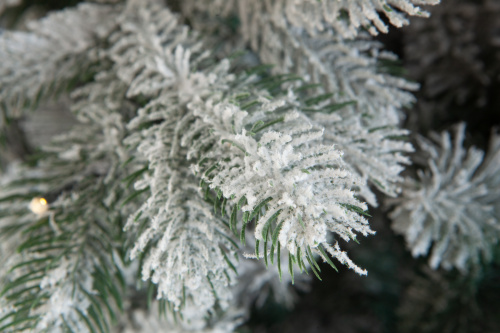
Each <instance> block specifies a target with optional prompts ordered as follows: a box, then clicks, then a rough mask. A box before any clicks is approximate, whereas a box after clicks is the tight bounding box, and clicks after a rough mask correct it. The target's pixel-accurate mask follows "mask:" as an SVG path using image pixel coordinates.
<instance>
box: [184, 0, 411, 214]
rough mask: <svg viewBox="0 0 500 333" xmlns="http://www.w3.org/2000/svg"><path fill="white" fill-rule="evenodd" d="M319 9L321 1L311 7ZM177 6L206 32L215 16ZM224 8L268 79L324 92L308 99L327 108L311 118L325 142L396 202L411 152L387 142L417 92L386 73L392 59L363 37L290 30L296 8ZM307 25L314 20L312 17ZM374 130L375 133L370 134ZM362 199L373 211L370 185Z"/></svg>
mask: <svg viewBox="0 0 500 333" xmlns="http://www.w3.org/2000/svg"><path fill="white" fill-rule="evenodd" d="M216 3H217V4H221V3H218V2H216ZM321 3H325V2H317V3H316V4H311V6H315V5H316V6H318V5H321ZM183 4H184V6H185V8H184V14H185V15H186V16H188V17H191V18H192V19H193V21H194V22H195V23H194V24H195V26H196V25H199V29H200V30H204V31H206V30H208V31H210V29H211V27H213V20H214V19H215V20H216V18H214V17H212V21H210V20H207V19H203V18H204V17H205V16H206V14H207V12H208V13H210V12H211V11H212V12H213V11H214V10H215V12H213V13H212V15H216V14H219V13H218V12H217V11H216V8H217V6H215V4H214V7H212V6H211V5H210V9H206V11H204V12H203V14H202V15H200V16H196V15H197V12H196V10H195V8H196V7H197V6H201V7H204V6H207V4H206V3H201V2H196V4H192V3H191V2H189V1H187V2H183ZM230 4H231V2H227V3H226V2H224V6H225V7H224V9H223V11H222V15H229V14H230V13H232V14H233V15H238V17H239V19H240V21H241V22H242V27H241V31H240V34H241V35H242V36H243V39H244V40H245V41H247V42H248V43H249V45H250V46H251V48H252V50H253V51H254V52H256V53H257V54H258V55H259V57H260V60H261V61H262V62H263V63H266V64H272V65H273V66H274V68H273V71H274V72H275V73H279V74H288V73H294V74H296V75H298V76H299V77H301V78H304V79H305V80H306V81H308V82H310V83H319V84H320V87H321V85H322V86H323V89H322V88H320V87H316V88H311V89H309V91H312V93H311V95H312V96H311V97H316V96H317V92H318V91H319V92H321V93H323V94H324V95H323V97H324V103H325V106H326V108H325V110H326V112H323V113H318V114H317V115H316V114H313V115H311V119H312V120H315V121H316V122H317V123H318V124H320V126H321V127H324V128H325V137H326V138H327V139H328V140H329V142H330V143H331V144H335V145H336V146H337V148H339V149H342V150H343V151H344V159H345V160H346V162H347V164H348V166H347V167H348V168H349V169H350V171H351V172H353V173H355V174H356V175H357V176H358V177H360V178H363V179H364V180H365V181H369V185H374V186H376V187H377V188H378V189H379V190H381V191H383V192H384V193H386V194H388V195H391V196H395V195H396V193H397V192H398V188H397V185H395V182H396V181H398V180H399V176H398V175H399V173H400V171H401V170H402V169H403V167H402V165H401V164H408V163H409V161H408V159H407V158H405V157H403V156H401V155H400V152H410V151H412V148H411V146H410V145H409V144H404V143H402V142H400V141H399V142H397V141H396V140H393V138H396V137H402V136H405V135H406V134H407V132H405V131H402V130H399V129H398V128H399V122H400V118H401V108H402V107H405V106H409V105H410V104H411V103H413V102H414V98H413V96H412V95H411V94H410V93H408V91H407V90H414V89H416V87H417V86H416V85H415V84H411V83H409V82H407V81H405V80H403V79H401V78H397V77H395V76H392V75H390V74H389V72H390V70H391V68H392V67H394V66H395V65H394V62H395V60H396V59H397V58H396V57H395V56H394V55H393V54H391V53H389V52H385V51H382V50H381V45H380V44H378V43H376V42H373V41H370V40H369V39H368V38H367V37H366V36H365V35H363V34H362V35H360V36H359V38H358V39H356V40H344V39H342V38H340V37H339V35H338V31H330V30H324V29H323V30H321V31H316V30H314V31H309V30H310V29H299V28H302V27H297V26H296V24H297V20H296V18H295V16H294V15H292V14H295V15H299V14H298V13H297V11H296V9H294V10H292V9H290V11H284V12H283V10H281V7H280V6H281V5H283V4H282V3H281V2H276V3H273V5H264V2H261V1H242V2H238V6H236V5H234V4H233V6H231V5H230ZM221 6H222V5H221ZM269 6H270V7H269ZM283 6H285V7H287V5H283ZM236 7H237V8H236ZM287 8H288V7H287ZM305 13H308V11H305ZM309 21H310V22H315V21H314V18H309ZM211 22H212V23H211ZM301 22H302V21H301ZM225 38H227V36H225ZM276 45H281V47H279V48H277V47H276ZM313 99H314V98H313ZM328 102H330V103H331V104H333V106H332V105H329V103H328ZM344 103H345V105H346V107H345V108H343V109H342V110H341V111H338V110H337V108H336V106H338V105H339V104H344ZM325 113H328V115H326V114H325ZM374 131H376V132H377V133H375V134H371V133H372V132H374ZM337 133H338V134H340V135H337ZM360 137H363V138H365V139H360ZM382 147H383V148H382ZM386 148H388V149H386ZM361 193H362V195H363V197H364V198H365V199H366V200H367V201H368V202H369V203H370V204H371V205H373V206H376V205H377V202H376V199H375V195H374V194H373V192H372V191H371V189H370V187H369V186H364V187H363V188H362V189H361Z"/></svg>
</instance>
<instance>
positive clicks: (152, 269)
mask: <svg viewBox="0 0 500 333" xmlns="http://www.w3.org/2000/svg"><path fill="white" fill-rule="evenodd" d="M438 2H439V1H436V0H388V1H373V0H341V1H338V0H322V1H316V0H290V1H284V0H267V1H264V0H226V1H221V0H207V1H192V0H187V1H179V2H177V1H167V2H164V1H160V0H146V1H143V0H126V1H125V0H124V1H119V0H109V1H106V0H102V1H87V2H83V1H82V2H81V3H79V4H76V3H75V4H74V6H72V7H68V8H65V9H63V10H58V11H54V12H48V13H46V14H40V16H43V17H41V18H39V19H32V20H29V19H26V20H27V23H22V24H21V23H20V22H16V20H14V21H13V22H12V21H6V22H7V23H5V24H6V25H11V26H12V27H11V29H10V30H11V31H3V32H2V33H1V35H0V60H1V62H0V85H1V86H0V87H1V90H0V101H1V104H0V111H1V112H2V119H1V120H0V136H1V138H2V139H3V140H4V141H5V143H6V145H5V146H4V147H5V151H6V152H8V151H11V150H12V149H13V147H14V146H15V145H13V144H12V142H16V139H17V138H22V137H23V135H25V134H26V133H29V131H24V133H23V130H25V129H26V128H27V126H26V125H23V122H24V120H23V119H28V120H27V121H29V119H30V112H38V111H39V110H40V107H39V105H40V104H44V103H46V102H48V101H50V100H54V99H57V98H61V96H62V98H63V100H64V99H66V100H67V101H68V102H67V104H69V105H70V106H69V109H70V112H71V114H72V115H73V116H74V118H75V120H74V122H75V124H73V121H72V122H71V123H70V126H71V128H70V129H69V130H65V131H61V132H62V133H61V134H59V135H57V136H55V137H54V138H53V140H51V142H50V143H48V144H43V145H37V144H36V143H35V144H34V145H33V144H32V146H34V147H27V148H26V149H24V150H23V149H17V151H18V154H12V153H8V154H7V153H1V154H0V157H2V156H1V155H4V156H3V157H2V159H0V162H2V173H1V174H0V184H1V186H2V187H1V188H0V237H1V240H2V242H1V247H0V251H1V252H0V253H1V255H2V259H1V264H2V266H1V267H2V268H1V270H0V273H1V274H0V281H2V284H1V285H2V288H1V294H0V331H2V332H3V331H5V332H14V331H35V332H110V331H117V332H119V331H121V332H153V331H155V332H156V331H158V332H160V331H162V330H163V331H166V332H172V331H174V332H175V331H178V332H185V331H187V332H232V331H235V330H238V329H239V328H238V327H241V325H242V324H244V323H245V321H248V320H250V321H251V319H252V316H251V308H252V307H253V306H254V304H255V305H257V306H264V305H265V304H264V303H266V302H267V301H268V300H269V299H271V298H274V299H275V301H277V302H282V303H284V304H286V305H287V306H292V304H293V296H292V295H293V293H295V290H299V291H300V290H307V289H308V288H309V284H310V281H311V277H314V278H318V279H322V278H323V279H324V275H325V272H324V270H325V268H326V267H328V269H330V270H339V269H342V267H343V266H345V267H347V268H350V269H352V270H353V271H354V272H355V273H358V274H360V275H366V274H367V269H365V268H364V267H363V264H362V263H358V262H357V261H356V260H353V259H352V258H351V256H349V255H348V254H347V252H346V249H347V248H349V249H351V248H353V246H352V242H356V243H359V242H360V241H362V240H361V239H360V238H358V237H359V236H360V235H361V236H369V235H371V236H370V237H369V238H375V239H376V238H377V235H373V234H375V231H374V230H375V229H374V228H373V227H371V226H370V220H371V219H372V217H371V215H370V214H371V212H369V211H368V208H369V205H371V207H372V210H373V209H378V210H375V212H378V213H377V216H378V217H379V219H380V216H381V215H382V214H381V213H380V212H382V211H383V209H384V208H383V207H382V208H380V207H379V206H382V205H381V204H380V202H381V199H382V201H384V202H386V203H387V205H385V204H384V206H390V209H391V211H390V213H389V215H388V216H389V217H390V218H391V219H392V220H393V222H392V227H393V229H394V231H395V232H396V233H401V234H403V235H404V236H405V239H406V241H407V245H408V247H409V248H410V250H411V252H412V254H414V255H416V256H417V255H427V254H428V253H429V251H430V248H431V247H432V252H431V254H430V259H429V263H430V266H431V267H432V268H434V269H436V268H437V267H438V266H441V267H443V268H444V269H452V268H455V269H458V271H459V274H461V275H463V276H465V277H467V276H468V274H470V272H475V273H474V274H476V275H477V274H479V273H477V272H479V271H481V270H482V267H488V266H487V265H488V263H489V262H491V261H495V260H496V254H495V251H496V247H495V246H498V245H497V243H498V239H499V237H500V224H499V216H500V207H499V206H498V202H500V198H499V196H500V180H499V176H498V175H499V168H500V160H499V158H498V157H499V156H500V154H499V144H498V143H499V140H498V135H497V134H496V133H495V132H494V133H493V134H492V139H491V143H490V146H489V150H488V153H487V154H486V155H485V154H483V153H482V152H481V151H480V150H479V149H476V148H470V149H469V150H468V152H467V153H466V150H465V148H464V147H463V141H464V133H465V132H464V131H465V126H464V125H460V126H459V128H458V129H457V130H456V133H455V136H456V138H455V141H454V143H453V144H452V143H451V139H450V135H449V134H448V133H444V134H442V135H441V136H438V135H435V134H433V137H432V138H433V140H434V141H436V143H433V142H432V141H429V140H427V139H425V138H423V137H420V138H418V141H417V144H415V148H414V147H413V145H412V144H411V143H410V142H409V140H408V139H409V135H410V132H409V131H408V130H407V129H404V128H403V127H402V124H403V122H404V120H405V118H406V114H407V113H409V112H411V111H409V110H410V109H411V107H412V105H413V104H414V103H415V98H414V97H413V94H412V92H414V91H416V90H417V89H418V84H416V83H414V82H410V81H409V80H407V79H405V78H403V77H400V76H399V75H398V73H399V72H400V68H401V67H400V66H401V65H400V64H398V59H397V56H396V55H395V54H393V53H390V52H388V51H385V50H384V47H383V45H382V44H381V43H380V42H377V41H376V40H374V39H373V38H374V37H373V35H377V34H378V33H379V32H382V33H387V32H388V30H389V26H388V24H390V25H393V26H395V27H401V26H403V25H407V24H408V23H409V20H408V16H409V15H416V16H423V17H428V16H429V14H428V12H426V11H424V10H423V9H421V8H419V7H418V6H419V5H435V4H437V3H438ZM488 5H491V4H490V3H489V2H488ZM59 6H60V4H54V8H58V7H59ZM30 8H31V7H30V3H29V2H28V1H26V2H23V1H0V13H1V12H2V11H4V13H5V16H6V17H7V16H8V15H7V14H9V12H10V13H19V12H23V11H24V12H26V11H29V9H30ZM40 10H41V9H40ZM41 11H42V12H43V10H41ZM11 15H14V14H11ZM17 15H19V14H17ZM19 17H22V15H21V16H19ZM23 26H25V28H23ZM16 27H17V28H16ZM23 29H24V30H23ZM492 34H494V33H492ZM489 45H494V43H493V44H491V43H490V44H489ZM493 48H494V46H493ZM493 53H494V52H493ZM408 59H409V61H411V62H412V63H414V62H415V58H411V57H408ZM474 68H476V69H477V68H478V67H477V66H475V67H474ZM494 68H496V67H494ZM422 73H424V74H423V75H425V71H424V72H422ZM484 75H487V74H484ZM417 79H419V80H421V81H425V79H421V78H417ZM437 105H439V107H441V108H444V107H445V106H446V104H443V103H438V104H437ZM33 110H34V111H33ZM412 117H413V118H414V117H417V119H418V114H417V116H414V115H412V116H411V117H409V118H410V119H412ZM416 123H417V124H418V122H416ZM410 124H411V123H410ZM66 127H68V125H66ZM410 128H412V129H415V127H414V126H413V125H410ZM13 129H14V130H13ZM16 129H17V130H16ZM26 136H27V137H28V141H29V140H31V142H33V139H32V138H31V139H29V135H26ZM431 136H432V135H431ZM19 140H20V139H19ZM436 144H437V145H436ZM23 145H24V146H29V144H23ZM415 149H416V150H417V153H416V154H414V155H410V153H412V152H413V151H414V150H415ZM13 156H17V158H13ZM410 157H412V158H413V160H414V162H415V164H414V166H411V167H409V166H410V165H411V162H412V161H411V158H410ZM426 166H428V168H429V171H427V170H426V169H425V168H426ZM405 167H409V169H408V172H407V177H406V178H403V177H402V176H401V175H400V174H401V172H402V171H403V170H404V168H405ZM420 168H422V169H421V170H420ZM414 171H415V172H414ZM414 174H418V177H417V176H413V175H414ZM401 189H402V192H401ZM377 199H378V200H377ZM458 203H459V208H460V209H456V207H455V205H457V204H458ZM450 216H452V218H450ZM384 223H389V222H388V221H387V220H385V221H384ZM362 242H364V241H362ZM431 244H432V245H431ZM363 246H364V247H367V246H369V245H365V244H362V245H357V246H356V247H354V248H357V247H363ZM367 250H368V251H369V249H367ZM361 261H362V260H361ZM322 270H323V271H322ZM349 274H354V273H353V272H352V271H351V273H349ZM474 274H472V275H474ZM474 276H475V275H474ZM466 280H467V278H466ZM325 283H328V282H327V281H325ZM419 285H425V283H419ZM472 294H473V293H472ZM408 299H410V298H408ZM408 302H410V301H408ZM408 304H410V303H408ZM401 313H402V315H401V316H400V317H401V318H403V319H404V318H409V316H407V315H405V312H404V308H403V310H402V311H401ZM408 322H411V318H410V319H408ZM400 327H403V328H404V327H406V326H405V325H404V324H403V325H400ZM436 327H439V325H437V326H436Z"/></svg>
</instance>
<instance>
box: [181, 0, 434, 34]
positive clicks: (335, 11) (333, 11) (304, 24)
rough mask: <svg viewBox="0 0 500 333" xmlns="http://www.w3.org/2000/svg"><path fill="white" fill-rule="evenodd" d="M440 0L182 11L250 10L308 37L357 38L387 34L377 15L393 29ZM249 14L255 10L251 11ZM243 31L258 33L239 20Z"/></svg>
mask: <svg viewBox="0 0 500 333" xmlns="http://www.w3.org/2000/svg"><path fill="white" fill-rule="evenodd" d="M439 2H440V0H322V1H317V0H291V1H288V0H268V1H264V0H257V1H252V0H241V1H238V0H230V1H227V0H211V1H194V0H189V1H183V4H182V5H183V6H184V11H186V12H192V11H199V12H201V13H204V14H206V13H210V15H220V16H227V15H228V14H230V13H231V11H233V10H234V8H238V9H239V10H240V13H242V12H245V11H248V10H249V7H253V8H259V11H261V10H265V11H266V12H268V13H272V14H271V15H275V17H276V18H277V19H279V18H281V20H283V16H284V17H286V18H287V20H288V21H289V22H291V24H292V25H293V27H294V28H299V29H304V30H306V31H307V32H308V33H310V34H315V33H317V32H322V31H325V30H331V29H332V30H335V31H336V32H338V33H339V34H340V35H342V37H344V38H353V37H356V36H357V34H358V32H359V31H360V30H364V29H366V30H368V31H369V32H370V33H371V34H372V35H376V34H377V33H378V31H381V32H385V33H387V32H388V27H387V25H386V24H385V23H384V21H383V20H382V18H381V17H380V13H383V14H384V16H385V17H386V18H387V19H388V20H389V22H390V23H391V24H392V25H394V26H396V27H402V26H403V25H407V24H408V23H409V21H408V19H407V17H406V15H405V14H409V15H413V16H424V17H427V16H428V15H429V13H428V12H426V11H423V10H422V9H420V8H419V7H418V5H435V4H438V3H439ZM253 8H252V9H250V10H254V9H253ZM241 20H242V24H243V30H244V31H250V30H254V31H255V30H257V29H258V28H257V27H256V26H252V22H250V21H247V20H245V17H244V16H242V17H241Z"/></svg>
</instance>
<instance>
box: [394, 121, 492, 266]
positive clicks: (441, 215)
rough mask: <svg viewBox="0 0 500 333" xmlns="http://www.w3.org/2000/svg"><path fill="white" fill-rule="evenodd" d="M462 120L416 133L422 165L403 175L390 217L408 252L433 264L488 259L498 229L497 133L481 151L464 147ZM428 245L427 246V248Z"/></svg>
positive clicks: (466, 263) (439, 264)
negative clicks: (428, 133)
mask: <svg viewBox="0 0 500 333" xmlns="http://www.w3.org/2000/svg"><path fill="white" fill-rule="evenodd" d="M464 137H465V125H464V124H460V125H458V126H457V127H456V129H455V130H454V138H453V141H452V137H451V135H450V133H447V132H444V133H442V134H441V135H438V134H433V135H432V137H431V139H432V140H427V139H424V138H420V139H419V147H420V149H421V151H422V153H421V156H422V157H424V158H426V159H427V162H426V168H425V169H423V170H420V171H419V173H418V179H416V180H412V179H408V180H407V182H406V183H405V185H404V190H403V193H402V196H401V198H398V199H394V201H392V203H393V204H395V205H396V207H395V208H394V210H393V211H392V212H391V214H390V217H391V218H392V220H393V225H392V227H393V229H394V231H396V232H397V233H400V234H403V236H404V237H405V239H406V241H407V244H408V247H409V248H410V249H411V251H412V254H413V256H415V257H416V256H421V255H427V254H430V257H429V264H430V266H431V267H432V268H437V267H438V266H442V267H443V268H446V269H451V268H458V269H459V270H461V271H462V272H466V271H468V270H469V269H470V268H471V267H473V266H474V265H477V264H479V263H480V260H481V259H483V260H485V261H489V260H491V254H492V247H493V246H494V244H496V243H497V242H498V238H499V235H500V223H499V220H500V216H499V214H498V212H499V210H498V202H499V201H500V196H499V184H500V182H499V178H498V169H499V166H500V164H499V163H498V161H499V158H500V153H499V150H498V147H499V142H500V140H499V137H498V135H494V137H493V138H492V142H491V149H490V151H489V153H488V154H487V156H486V158H484V160H483V156H484V152H483V151H481V150H479V149H477V148H474V147H472V148H469V149H468V150H466V149H465V148H464V147H463V141H464ZM431 248H432V250H431Z"/></svg>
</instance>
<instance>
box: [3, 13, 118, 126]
mask: <svg viewBox="0 0 500 333" xmlns="http://www.w3.org/2000/svg"><path fill="white" fill-rule="evenodd" d="M118 9H119V7H118V8H115V7H111V6H104V5H96V4H81V5H79V6H78V7H76V8H73V9H66V10H64V11H61V12H56V13H53V14H50V15H48V16H47V17H45V18H43V19H41V20H40V21H33V22H30V24H29V29H30V31H29V32H21V31H6V32H4V33H3V34H2V35H1V38H0V59H2V61H1V62H0V85H1V86H2V89H1V91H0V100H1V101H2V104H3V106H2V112H4V113H5V112H8V113H7V114H8V115H14V116H15V115H17V114H18V113H19V112H21V111H22V108H23V107H25V106H26V105H30V104H32V103H34V104H36V103H37V101H38V100H39V99H41V98H47V97H50V96H52V95H54V94H56V93H58V92H60V91H61V90H62V89H65V88H66V87H68V86H70V85H71V84H74V83H75V82H77V81H78V80H79V79H80V78H83V77H84V76H85V75H89V74H90V73H92V71H93V69H92V65H93V64H95V63H96V61H97V60H98V59H97V56H96V54H95V47H96V46H97V44H98V43H99V40H100V39H102V38H103V37H104V36H106V35H107V34H109V32H110V30H111V28H112V27H113V25H114V20H113V19H110V17H112V16H113V15H114V14H115V13H116V12H117V10H118ZM94 70H95V69H94Z"/></svg>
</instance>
